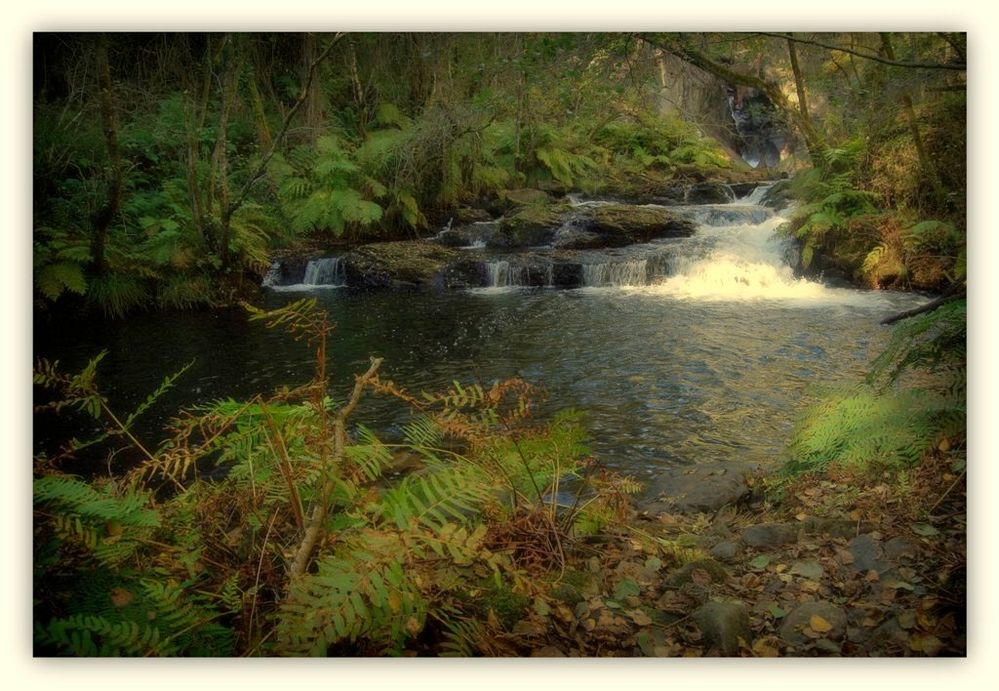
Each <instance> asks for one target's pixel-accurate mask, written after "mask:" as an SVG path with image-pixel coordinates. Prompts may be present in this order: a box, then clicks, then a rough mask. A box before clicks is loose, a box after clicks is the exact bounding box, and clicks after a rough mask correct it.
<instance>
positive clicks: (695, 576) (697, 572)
mask: <svg viewBox="0 0 999 691" xmlns="http://www.w3.org/2000/svg"><path fill="white" fill-rule="evenodd" d="M690 580H692V581H693V582H694V583H696V584H697V585H710V584H711V574H709V573H708V572H707V571H705V570H704V569H694V570H693V571H691V572H690Z"/></svg>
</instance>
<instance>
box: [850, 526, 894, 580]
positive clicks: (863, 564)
mask: <svg viewBox="0 0 999 691" xmlns="http://www.w3.org/2000/svg"><path fill="white" fill-rule="evenodd" d="M847 549H848V550H850V554H852V555H853V568H855V569H856V570H857V571H861V572H864V573H866V572H868V571H877V572H878V573H881V572H883V571H886V570H887V569H888V568H890V566H891V565H890V564H888V562H886V561H884V559H882V557H883V556H884V550H883V549H882V547H881V542H880V541H879V540H875V539H874V538H873V537H871V536H870V535H867V534H864V535H858V536H857V537H855V538H853V539H852V540H850V543H849V544H848V545H847Z"/></svg>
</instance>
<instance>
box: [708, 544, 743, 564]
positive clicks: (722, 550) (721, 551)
mask: <svg viewBox="0 0 999 691" xmlns="http://www.w3.org/2000/svg"><path fill="white" fill-rule="evenodd" d="M738 554H739V545H738V544H737V543H735V542H729V541H725V542H719V543H718V544H717V545H715V546H714V547H712V548H711V556H712V557H714V558H715V559H717V560H719V561H732V560H734V559H735V558H736V556H738Z"/></svg>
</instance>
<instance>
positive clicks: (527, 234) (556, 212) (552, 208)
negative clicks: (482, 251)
mask: <svg viewBox="0 0 999 691" xmlns="http://www.w3.org/2000/svg"><path fill="white" fill-rule="evenodd" d="M567 210H568V207H567V206H564V205H555V204H552V205H532V206H525V207H523V208H521V209H520V210H519V211H517V213H515V214H513V215H512V216H507V217H504V218H501V219H500V221H499V227H498V228H497V229H496V232H495V233H493V235H492V236H491V237H490V238H489V239H487V240H486V245H487V246H488V247H491V248H494V249H515V248H523V247H536V246H538V245H547V244H549V243H550V242H551V241H552V240H553V239H554V237H555V231H556V229H557V228H558V227H559V226H561V225H562V218H563V216H564V215H565V214H566V211H567Z"/></svg>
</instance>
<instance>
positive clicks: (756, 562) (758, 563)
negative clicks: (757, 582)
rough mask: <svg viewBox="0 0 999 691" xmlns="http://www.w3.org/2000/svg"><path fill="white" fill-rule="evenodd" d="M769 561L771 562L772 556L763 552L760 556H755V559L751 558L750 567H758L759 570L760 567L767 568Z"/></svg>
mask: <svg viewBox="0 0 999 691" xmlns="http://www.w3.org/2000/svg"><path fill="white" fill-rule="evenodd" d="M769 563H770V557H768V556H767V555H765V554H761V555H760V556H758V557H754V558H753V559H751V560H750V562H749V567H750V568H751V569H756V570H757V571H759V570H760V569H765V568H766V567H767V564H769Z"/></svg>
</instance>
